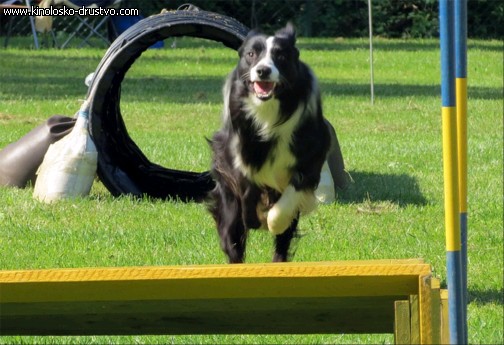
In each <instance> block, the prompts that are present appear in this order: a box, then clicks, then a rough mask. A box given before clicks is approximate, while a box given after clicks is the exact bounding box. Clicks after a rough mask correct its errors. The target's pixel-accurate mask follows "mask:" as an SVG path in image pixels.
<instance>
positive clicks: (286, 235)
mask: <svg viewBox="0 0 504 345" xmlns="http://www.w3.org/2000/svg"><path fill="white" fill-rule="evenodd" d="M298 221H299V215H298V216H297V217H296V218H294V220H293V221H292V223H291V225H290V226H289V227H288V228H287V230H285V232H283V233H282V234H280V235H277V236H276V237H275V253H274V255H273V262H287V261H289V258H290V257H291V253H290V252H289V248H290V245H291V242H292V239H293V238H294V236H295V235H296V232H297V225H298Z"/></svg>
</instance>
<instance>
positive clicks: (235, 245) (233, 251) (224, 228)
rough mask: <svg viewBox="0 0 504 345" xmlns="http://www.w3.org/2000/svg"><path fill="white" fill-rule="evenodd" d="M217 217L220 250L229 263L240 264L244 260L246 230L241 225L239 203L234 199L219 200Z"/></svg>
mask: <svg viewBox="0 0 504 345" xmlns="http://www.w3.org/2000/svg"><path fill="white" fill-rule="evenodd" d="M217 206H218V207H219V212H218V213H219V215H218V217H216V221H217V230H218V231H219V236H220V240H221V248H222V250H223V251H224V253H226V255H227V256H228V259H229V263H232V264H233V263H242V262H243V261H244V259H245V248H246V242H247V233H248V231H247V229H245V226H244V224H243V219H242V211H241V205H240V202H239V201H238V200H236V199H234V198H225V197H223V198H222V199H221V200H220V205H217Z"/></svg>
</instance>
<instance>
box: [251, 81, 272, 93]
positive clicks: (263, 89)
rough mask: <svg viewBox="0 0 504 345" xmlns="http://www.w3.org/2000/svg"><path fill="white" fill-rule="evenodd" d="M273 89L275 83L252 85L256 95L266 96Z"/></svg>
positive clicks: (259, 82) (258, 82) (266, 82)
mask: <svg viewBox="0 0 504 345" xmlns="http://www.w3.org/2000/svg"><path fill="white" fill-rule="evenodd" d="M274 87H275V83H274V82H272V81H256V82H255V83H254V91H255V92H256V94H258V95H267V94H269V93H270V92H271V91H272V90H273V88H274Z"/></svg>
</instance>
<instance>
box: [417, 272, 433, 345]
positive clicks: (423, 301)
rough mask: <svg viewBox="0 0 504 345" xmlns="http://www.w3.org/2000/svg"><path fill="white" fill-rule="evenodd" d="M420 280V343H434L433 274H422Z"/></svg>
mask: <svg viewBox="0 0 504 345" xmlns="http://www.w3.org/2000/svg"><path fill="white" fill-rule="evenodd" d="M418 280H419V287H420V289H419V296H418V301H419V303H418V306H419V311H420V312H419V316H420V343H421V344H433V338H432V292H431V276H430V275H429V276H420V277H418Z"/></svg>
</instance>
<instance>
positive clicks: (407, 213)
mask: <svg viewBox="0 0 504 345" xmlns="http://www.w3.org/2000/svg"><path fill="white" fill-rule="evenodd" d="M171 43H172V42H171V41H170V42H168V41H167V42H165V46H166V47H167V48H164V49H162V50H149V51H147V52H146V53H144V54H143V55H142V56H141V58H140V59H139V60H137V62H136V63H135V64H134V65H133V67H132V68H131V70H130V71H129V72H128V73H127V75H126V78H125V81H124V83H123V88H122V99H121V108H122V110H123V117H124V119H125V122H126V125H127V128H128V132H129V133H130V136H131V137H132V138H133V139H134V140H135V142H136V143H137V144H138V145H139V147H140V148H141V149H142V150H143V152H144V153H145V154H146V155H147V156H148V157H149V159H151V160H152V161H153V162H156V163H158V164H161V165H163V166H166V167H170V168H176V169H183V170H193V171H203V170H207V169H208V168H209V164H210V152H209V149H208V147H207V144H206V141H205V137H209V136H211V135H212V133H213V132H214V131H215V130H216V129H217V128H218V126H219V121H220V111H221V103H222V102H221V86H222V83H223V79H224V77H225V75H226V74H227V73H228V72H229V71H230V70H231V69H232V68H233V67H234V64H235V63H236V53H235V52H234V51H232V50H229V49H227V48H223V47H221V46H220V45H217V44H214V43H212V42H206V41H199V40H190V39H178V40H177V48H176V49H171V48H168V47H169V46H170V44H171ZM375 45H376V47H375V48H376V50H375V82H376V85H375V92H376V102H375V105H371V104H370V101H369V66H368V63H369V60H368V59H369V52H368V46H367V41H366V40H359V39H355V40H347V39H309V40H307V39H301V40H300V43H299V46H300V48H301V57H302V59H303V60H304V61H306V62H307V63H309V64H310V65H311V66H312V68H313V69H314V71H315V73H316V74H317V76H318V78H319V80H320V83H321V88H322V92H323V104H324V110H325V115H326V116H327V118H328V119H329V120H330V121H331V122H332V123H333V125H334V126H335V128H336V131H337V133H338V137H339V141H340V144H341V148H342V151H343V155H344V158H345V163H346V166H347V169H348V171H349V172H350V174H351V176H352V178H353V180H354V183H353V184H352V185H351V186H350V187H349V188H348V189H346V190H345V191H341V192H340V193H339V194H338V200H337V202H335V203H334V204H331V205H324V206H321V207H320V208H319V209H318V211H317V212H316V213H314V214H313V215H311V216H309V217H306V218H304V219H302V221H301V224H300V228H301V233H302V236H301V238H300V239H299V240H298V242H297V244H296V253H295V256H294V261H321V260H360V259H385V258H391V259H400V258H424V259H425V260H426V261H427V262H429V263H430V264H432V266H433V270H434V272H435V275H436V276H438V277H439V278H441V280H442V281H443V282H444V281H445V278H446V271H445V239H444V237H445V236H444V212H443V175H442V154H441V101H440V87H439V83H440V82H439V80H440V70H439V49H438V42H437V41H436V40H406V41H403V40H383V39H379V40H377V41H376V42H375ZM502 49H503V45H502V42H499V41H469V52H468V61H469V65H468V76H469V79H468V80H469V83H468V84H469V103H468V108H469V120H468V133H469V135H468V136H469V139H468V142H469V186H468V189H469V198H468V199H469V210H468V214H469V236H468V242H469V244H468V252H469V275H468V286H469V302H470V303H469V307H468V308H469V315H468V323H469V341H470V342H471V343H482V344H490V343H494V344H497V343H502V340H503V338H504V332H503V318H504V315H503V293H504V291H503V270H504V267H503V266H504V265H503V255H504V253H503V199H502V198H503V195H502V192H503V181H502V180H503V154H502V153H503V91H502V90H503V80H502V76H503V62H502V57H503V56H502ZM103 54H104V51H103V50H100V49H92V48H86V49H80V50H73V49H69V50H63V51H60V50H51V49H49V50H40V51H33V50H27V49H23V48H16V47H15V44H14V47H13V48H9V49H3V50H0V76H1V79H0V148H1V147H4V146H6V145H7V144H9V143H10V142H13V141H15V140H17V139H19V138H20V137H21V136H23V135H24V134H25V133H27V132H28V131H29V130H31V129H32V128H33V127H35V126H36V125H38V124H39V123H41V122H42V121H44V120H45V119H46V118H48V117H49V116H50V115H53V114H65V115H73V114H74V113H75V112H76V111H77V110H78V108H79V100H82V99H83V98H84V96H85V94H86V87H85V85H84V83H83V81H84V78H85V76H86V75H87V74H88V73H90V72H92V71H93V70H94V68H95V67H96V65H97V64H98V62H99V61H100V59H101V57H102V56H103ZM32 192H33V190H32V189H31V188H26V189H13V188H0V205H1V206H0V253H1V255H0V268H1V269H29V268H56V267H95V266H143V265H189V264H214V263H224V262H225V257H224V255H223V254H222V252H221V251H220V249H219V245H218V238H217V234H216V230H215V227H214V224H213V221H212V219H211V217H210V216H209V215H208V214H207V212H206V211H205V208H204V206H203V205H201V204H195V203H192V204H191V203H190V204H184V203H180V202H176V201H159V200H149V199H147V198H145V199H141V200H138V199H132V198H130V197H119V198H114V197H112V196H111V195H110V194H109V192H108V191H107V190H106V189H105V188H104V187H103V185H101V184H100V183H99V182H98V181H97V182H96V183H95V184H94V186H93V189H92V191H91V195H90V197H89V198H84V199H79V200H72V201H63V202H59V203H57V204H53V205H45V204H41V203H39V202H36V201H34V200H33V199H32ZM271 254H272V238H271V236H270V235H269V234H268V233H265V232H253V233H252V234H251V236H250V240H249V244H248V255H247V261H248V262H268V261H270V258H271ZM391 342H393V336H392V335H388V334H385V335H381V334H378V335H376V334H374V335H345V334H335V335H306V336H290V335H282V336H280V335H278V336H248V335H245V336H243V335H236V336H221V335H215V336H134V337H115V336H109V337H0V343H2V344H3V343H5V344H10V343H25V344H26V343H44V344H70V343H77V344H84V343H85V344H88V343H94V344H102V343H176V344H178V343H181V344H183V343H202V344H214V343H253V344H257V343H260V344H270V343H306V344H308V343H310V344H319V343H342V344H346V343H373V344H376V343H391Z"/></svg>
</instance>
